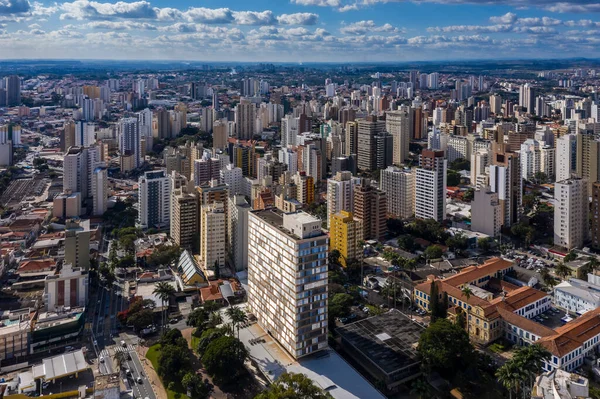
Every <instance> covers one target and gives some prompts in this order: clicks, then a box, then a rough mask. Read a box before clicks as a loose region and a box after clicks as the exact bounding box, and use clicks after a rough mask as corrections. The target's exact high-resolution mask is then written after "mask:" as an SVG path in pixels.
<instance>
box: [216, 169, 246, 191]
mask: <svg viewBox="0 0 600 399" xmlns="http://www.w3.org/2000/svg"><path fill="white" fill-rule="evenodd" d="M219 173H220V181H221V183H225V184H227V186H229V193H231V195H234V194H242V192H243V190H242V185H243V182H244V175H243V173H242V169H241V168H236V167H235V166H233V164H228V165H227V166H226V167H225V168H224V169H221V170H220V171H219Z"/></svg>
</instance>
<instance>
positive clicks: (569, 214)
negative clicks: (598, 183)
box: [554, 178, 589, 250]
mask: <svg viewBox="0 0 600 399" xmlns="http://www.w3.org/2000/svg"><path fill="white" fill-rule="evenodd" d="M554 200H555V203H554V245H558V246H560V247H563V248H566V249H567V250H569V249H571V248H581V247H582V246H583V243H584V242H585V241H586V239H587V237H588V235H589V227H588V226H589V221H588V209H589V201H588V186H587V181H586V180H584V179H579V178H571V179H567V180H562V181H559V182H557V183H556V184H555V185H554Z"/></svg>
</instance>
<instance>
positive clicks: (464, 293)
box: [460, 285, 473, 302]
mask: <svg viewBox="0 0 600 399" xmlns="http://www.w3.org/2000/svg"><path fill="white" fill-rule="evenodd" d="M460 295H461V296H464V297H465V298H466V300H467V302H468V301H469V299H471V295H473V290H471V288H470V287H469V286H468V285H465V286H464V287H463V289H462V290H461V293H460Z"/></svg>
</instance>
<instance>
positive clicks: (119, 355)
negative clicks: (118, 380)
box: [115, 352, 129, 369]
mask: <svg viewBox="0 0 600 399" xmlns="http://www.w3.org/2000/svg"><path fill="white" fill-rule="evenodd" d="M128 356H129V354H128V353H126V352H115V362H117V368H119V369H122V368H123V365H126V364H127V360H128V359H127V357H128Z"/></svg>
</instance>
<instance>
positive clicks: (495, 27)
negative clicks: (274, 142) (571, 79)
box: [0, 0, 600, 62]
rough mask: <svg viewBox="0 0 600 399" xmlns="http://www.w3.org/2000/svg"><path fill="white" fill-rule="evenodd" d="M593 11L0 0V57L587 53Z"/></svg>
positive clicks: (508, 3)
mask: <svg viewBox="0 0 600 399" xmlns="http://www.w3.org/2000/svg"><path fill="white" fill-rule="evenodd" d="M599 12H600V5H598V4H590V3H589V2H587V1H583V0H570V1H548V2H541V1H538V0H504V1H495V2H491V1H484V2H473V1H468V0H425V1H419V2H417V1H412V2H411V1H393V0H291V1H282V2H277V3H273V2H269V1H266V0H257V1H255V2H253V3H252V4H251V5H249V4H247V3H243V2H241V1H237V0H234V1H229V2H226V3H225V4H223V3H222V2H217V1H213V0H207V1H204V2H202V3H201V4H198V6H197V7H196V6H194V7H190V5H189V4H186V3H185V2H169V3H167V2H165V1H160V0H157V1H152V2H148V1H120V2H113V3H109V2H95V1H88V0H75V1H72V2H63V3H60V4H59V3H53V2H48V1H44V2H29V1H28V0H0V46H1V47H2V48H3V49H4V50H5V51H4V59H82V60H83V59H115V60H190V61H192V60H199V61H208V62H211V61H242V62H244V61H274V62H277V61H279V62H378V61H380V62H381V61H390V62H393V61H429V60H431V61H436V60H437V61H439V60H454V59H463V60H464V59H525V58H571V57H573V56H574V55H575V54H581V55H582V56H585V57H587V58H593V57H598V56H600V51H599V50H598V48H597V44H598V43H599V42H600V18H598V13H599ZM425 19H426V20H425ZM82 49H85V51H82Z"/></svg>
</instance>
